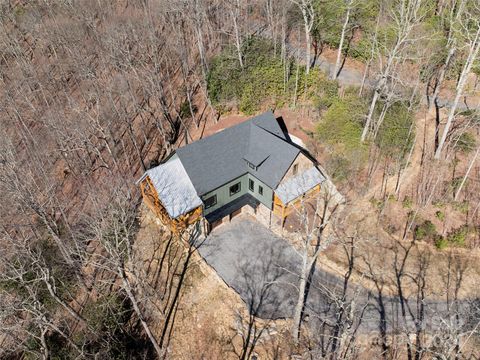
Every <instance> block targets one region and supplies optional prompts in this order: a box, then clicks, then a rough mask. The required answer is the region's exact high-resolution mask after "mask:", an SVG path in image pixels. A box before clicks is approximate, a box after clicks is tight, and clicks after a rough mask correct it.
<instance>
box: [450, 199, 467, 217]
mask: <svg viewBox="0 0 480 360" xmlns="http://www.w3.org/2000/svg"><path fill="white" fill-rule="evenodd" d="M468 205H469V203H468V200H464V201H462V202H458V201H455V202H454V203H453V208H454V209H455V210H457V211H460V212H461V213H462V214H466V213H467V212H468Z"/></svg>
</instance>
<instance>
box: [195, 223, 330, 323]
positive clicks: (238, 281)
mask: <svg viewBox="0 0 480 360" xmlns="http://www.w3.org/2000/svg"><path fill="white" fill-rule="evenodd" d="M199 252H200V254H201V255H202V256H203V258H204V259H205V260H206V261H207V263H208V264H209V265H210V266H211V267H213V268H214V269H215V270H216V271H217V273H218V274H219V275H220V276H221V277H222V279H223V280H224V281H225V282H226V283H227V284H228V285H229V286H230V287H232V288H233V289H234V290H235V291H236V292H237V293H239V294H240V296H241V297H242V299H243V300H244V301H245V303H246V304H247V306H248V307H249V310H250V311H251V313H254V314H256V315H257V316H259V317H262V318H270V319H277V318H287V317H291V316H293V312H294V308H295V304H296V302H297V294H298V290H297V288H296V285H297V284H298V274H299V269H300V266H301V257H300V256H299V254H298V253H297V252H296V250H295V249H294V248H293V247H292V246H291V245H290V244H289V243H288V242H287V241H286V240H284V239H282V238H280V237H278V236H276V235H275V234H273V233H272V232H271V231H270V230H268V229H267V228H266V227H264V226H263V225H261V224H260V223H258V222H256V221H255V220H253V219H251V218H248V217H239V218H235V219H233V220H232V221H231V222H230V223H229V224H225V225H222V226H221V227H219V228H217V229H215V230H214V231H213V232H212V233H211V234H210V235H209V236H208V238H207V239H206V240H205V241H204V243H203V244H202V245H201V246H200V248H199ZM315 280H316V282H320V281H321V282H322V283H323V284H326V285H329V286H330V287H331V286H337V285H339V281H338V279H336V278H335V277H333V276H332V275H330V274H328V273H324V272H320V271H317V272H316V274H315ZM310 299H311V301H315V303H316V304H321V303H323V302H324V301H322V296H321V294H320V292H319V291H313V292H312V293H311V294H309V300H310ZM309 302H310V301H309Z"/></svg>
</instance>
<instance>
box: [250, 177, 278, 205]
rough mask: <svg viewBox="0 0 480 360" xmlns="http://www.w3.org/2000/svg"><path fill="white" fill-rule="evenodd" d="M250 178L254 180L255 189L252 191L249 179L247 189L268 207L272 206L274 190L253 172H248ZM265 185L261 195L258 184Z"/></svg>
mask: <svg viewBox="0 0 480 360" xmlns="http://www.w3.org/2000/svg"><path fill="white" fill-rule="evenodd" d="M247 177H248V179H252V180H253V182H254V189H253V191H250V189H249V188H248V181H247V191H248V193H249V194H250V195H253V196H254V197H255V198H256V199H257V200H258V201H260V202H261V203H262V204H263V205H265V206H266V207H267V208H269V209H271V208H272V200H273V190H272V189H270V188H269V187H268V185H267V184H265V183H263V182H261V181H260V180H258V179H257V178H256V177H255V176H253V175H251V174H247ZM259 185H260V186H261V187H263V195H260V193H259V192H258V186H259Z"/></svg>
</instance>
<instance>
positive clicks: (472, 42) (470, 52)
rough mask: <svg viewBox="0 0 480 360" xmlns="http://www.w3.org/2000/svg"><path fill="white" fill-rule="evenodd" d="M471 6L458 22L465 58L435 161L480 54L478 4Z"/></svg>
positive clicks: (479, 7) (438, 156)
mask: <svg viewBox="0 0 480 360" xmlns="http://www.w3.org/2000/svg"><path fill="white" fill-rule="evenodd" d="M472 6H473V9H472V10H471V11H465V13H464V18H462V20H461V21H460V25H461V29H462V31H461V33H462V35H463V36H464V37H465V39H466V43H467V50H466V51H467V58H466V60H465V63H464V64H463V67H462V71H461V73H460V76H459V78H458V82H457V86H456V89H455V98H454V99H453V103H452V105H451V107H450V111H449V113H448V118H447V122H446V124H445V127H444V129H443V132H442V136H441V138H440V141H439V143H438V147H437V149H436V151H435V158H436V159H439V158H440V156H441V154H442V150H443V147H444V145H445V141H446V140H447V136H448V134H449V131H450V128H451V127H452V124H453V122H454V121H455V117H456V112H457V107H458V104H459V102H460V99H461V98H462V96H463V95H464V89H465V85H466V83H467V78H468V75H469V74H470V72H471V70H472V66H473V64H474V62H475V61H476V59H477V57H478V53H479V52H480V20H479V14H480V6H479V5H478V4H472Z"/></svg>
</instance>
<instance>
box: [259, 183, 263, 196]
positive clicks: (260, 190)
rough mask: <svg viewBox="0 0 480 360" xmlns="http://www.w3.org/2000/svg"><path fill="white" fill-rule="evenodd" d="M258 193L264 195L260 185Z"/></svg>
mask: <svg viewBox="0 0 480 360" xmlns="http://www.w3.org/2000/svg"><path fill="white" fill-rule="evenodd" d="M258 193H259V194H260V195H263V187H262V186H260V185H258Z"/></svg>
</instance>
